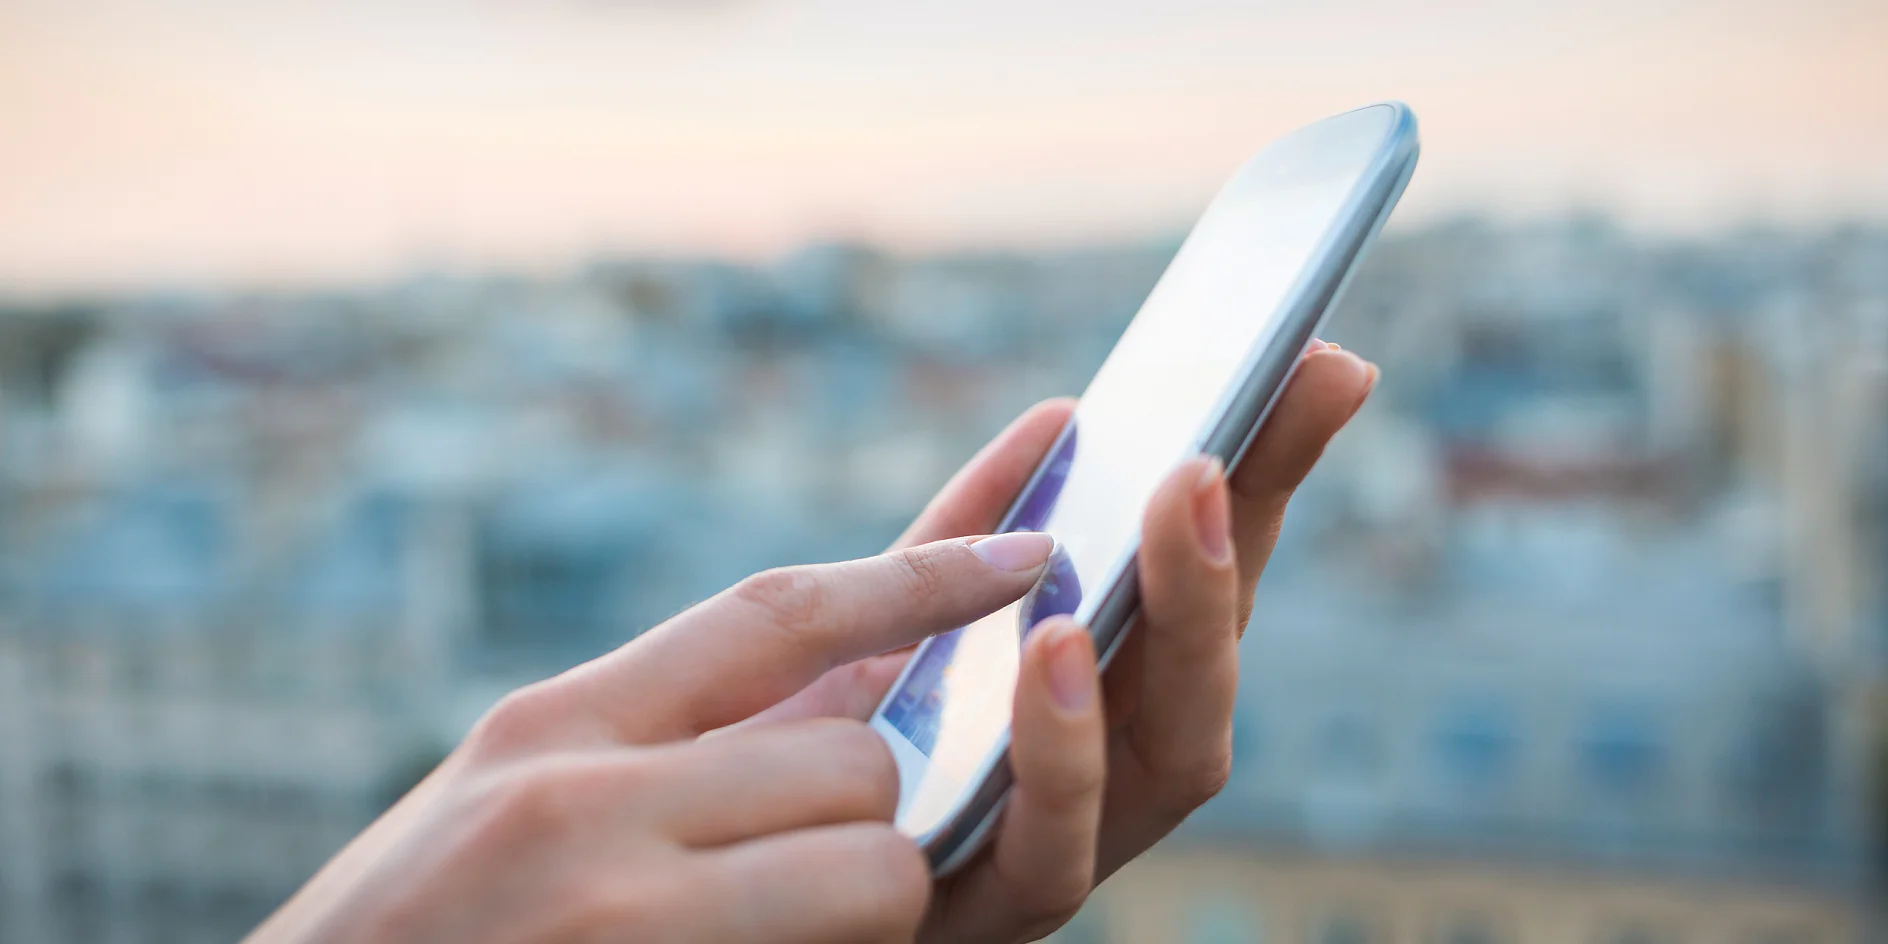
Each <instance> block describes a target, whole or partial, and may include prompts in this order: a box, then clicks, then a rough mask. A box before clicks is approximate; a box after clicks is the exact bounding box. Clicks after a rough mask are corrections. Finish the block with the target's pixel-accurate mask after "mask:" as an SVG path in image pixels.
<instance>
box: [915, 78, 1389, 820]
mask: <svg viewBox="0 0 1888 944" xmlns="http://www.w3.org/2000/svg"><path fill="white" fill-rule="evenodd" d="M1394 121H1395V114H1394V112H1393V111H1392V110H1391V109H1389V108H1387V107H1384V108H1368V109H1362V110H1360V111H1357V112H1351V113H1349V114H1348V115H1345V116H1342V117H1341V118H1339V119H1333V120H1331V121H1326V122H1321V123H1319V124H1318V125H1314V126H1312V127H1311V128H1309V129H1306V131H1304V132H1300V133H1298V134H1295V135H1292V136H1291V137H1288V138H1286V139H1284V140H1282V141H1280V142H1278V143H1277V144H1275V145H1273V146H1272V147H1270V148H1267V149H1266V150H1265V151H1263V152H1261V153H1260V154H1259V155H1258V156H1256V157H1254V158H1253V159H1252V161H1251V162H1249V163H1248V164H1247V165H1246V166H1245V167H1244V168H1242V169H1241V171H1240V172H1239V174H1238V175H1237V176H1235V177H1234V179H1233V181H1232V183H1230V184H1228V185H1227V187H1226V189H1225V190H1224V191H1222V192H1221V194H1220V196H1219V198H1218V199H1216V200H1215V201H1214V202H1213V204H1212V206H1211V207H1210V208H1209V209H1208V211H1207V213H1206V215H1205V216H1203V217H1202V218H1201V220H1200V222H1199V223H1198V224H1197V225H1196V226H1195V227H1194V230H1193V233H1192V234H1191V235H1190V236H1189V237H1188V239H1187V241H1186V243H1185V245H1183V246H1182V247H1181V249H1180V252H1179V254H1178V255H1176V256H1175V258H1174V261H1173V262H1172V264H1170V265H1169V267H1168V269H1167V271H1166V273H1165V274H1164V275H1163V276H1162V277H1161V280H1160V282H1159V284H1158V285H1156V286H1155V288H1154V291H1153V293H1152V294H1151V295H1149V296H1148V299H1147V301H1146V303H1145V304H1144V305H1143V306H1142V307H1141V310H1140V312H1139V313H1138V314H1137V315H1136V316H1135V318H1134V320H1133V321H1132V322H1131V323H1130V324H1129V326H1128V328H1127V330H1126V332H1125V333H1123V335H1122V336H1121V340H1120V341H1119V342H1118V343H1117V344H1116V346H1115V348H1114V351H1113V352H1112V353H1110V354H1109V356H1108V358H1107V360H1106V361H1105V362H1104V363H1103V364H1102V367H1101V369H1100V370H1099V371H1098V372H1097V373H1096V375H1095V378H1094V380H1093V381H1091V382H1090V384H1089V387H1088V389H1087V391H1085V392H1084V393H1083V394H1082V398H1081V402H1080V404H1079V406H1077V408H1076V410H1075V414H1074V417H1073V419H1072V420H1071V421H1070V423H1069V425H1068V426H1067V427H1066V428H1065V429H1064V430H1063V432H1062V435H1061V438H1060V439H1059V440H1058V441H1057V443H1056V445H1055V446H1054V447H1053V449H1052V451H1051V453H1050V456H1049V458H1048V459H1047V460H1046V461H1045V462H1044V463H1043V466H1042V467H1041V468H1040V469H1039V470H1038V472H1037V474H1036V475H1035V477H1034V478H1033V479H1032V481H1031V483H1030V484H1029V486H1028V487H1027V488H1026V489H1025V492H1024V494H1023V495H1022V496H1020V497H1019V499H1018V500H1017V502H1016V504H1015V506H1014V507H1013V509H1012V511H1011V512H1010V515H1009V517H1008V518H1007V520H1006V521H1005V522H1004V523H1003V525H1002V530H1006V531H1015V530H1036V531H1046V532H1048V533H1049V534H1051V535H1053V536H1054V537H1055V539H1056V542H1057V550H1056V553H1055V555H1054V556H1053V558H1052V559H1051V562H1050V565H1049V567H1048V569H1047V570H1046V572H1045V574H1044V576H1043V578H1042V580H1041V582H1040V583H1039V584H1038V585H1037V586H1036V587H1035V588H1034V589H1033V590H1032V591H1031V592H1030V593H1029V594H1028V595H1026V596H1025V597H1023V599H1021V600H1019V601H1017V602H1016V603H1013V604H1011V605H1010V606H1008V607H1005V608H1004V609H1002V610H1000V611H998V612H996V613H993V614H991V615H989V616H987V617H984V618H983V619H981V620H978V621H977V622H975V623H973V624H971V625H969V626H965V627H963V628H961V629H957V630H954V631H952V632H950V633H947V634H944V635H942V636H939V637H937V638H935V639H932V640H930V641H929V642H927V643H926V644H925V645H924V646H923V647H922V648H921V649H920V650H919V651H918V653H917V654H916V655H915V656H914V657H913V662H912V665H911V666H909V667H908V669H907V671H906V674H905V676H904V677H903V679H902V680H901V681H900V683H899V684H898V686H897V688H896V690H895V691H894V692H893V693H892V694H891V695H890V696H889V697H888V698H887V700H886V702H885V703H884V705H883V707H882V709H881V715H882V719H883V721H884V722H885V723H886V724H888V725H889V726H890V727H891V728H893V729H895V730H896V731H897V732H898V733H899V734H901V735H903V737H904V738H905V739H906V740H908V741H909V742H910V745H911V747H913V748H915V749H916V750H917V751H918V752H919V753H921V754H923V755H924V756H925V757H926V758H927V759H928V763H927V764H925V765H924V769H923V771H922V773H921V774H920V775H919V779H918V780H917V782H915V783H910V782H908V783H906V784H905V788H904V790H903V795H902V796H901V801H900V807H901V809H900V812H899V825H900V827H901V828H902V829H903V830H904V831H906V832H907V833H910V834H913V835H920V834H924V833H926V832H928V831H930V830H931V829H932V828H934V827H935V826H936V825H938V824H939V823H940V822H941V821H942V820H943V819H944V818H946V817H948V816H949V815H950V814H951V811H952V809H953V808H954V806H955V804H956V801H957V800H958V798H959V794H960V793H961V791H962V789H963V787H964V785H965V784H967V783H970V782H973V781H974V780H976V779H977V778H978V777H979V776H980V775H981V774H982V772H983V771H984V770H985V768H986V766H987V763H988V762H989V760H990V758H991V755H992V752H993V751H994V750H995V749H996V747H998V746H999V745H1000V744H1002V743H1005V742H1004V740H1003V738H1004V735H1005V732H1007V730H1008V727H1009V722H1010V705H1011V699H1012V695H1013V693H1014V689H1015V685H1016V677H1017V670H1018V666H1019V664H1020V657H1021V654H1022V644H1023V640H1024V639H1025V638H1026V637H1027V636H1028V634H1029V631H1030V629H1031V628H1033V627H1034V626H1035V625H1036V624H1037V623H1038V622H1040V621H1042V620H1043V619H1046V618H1048V617H1050V616H1053V615H1056V614H1061V613H1073V614H1075V615H1076V618H1077V619H1081V620H1083V621H1087V619H1088V618H1089V615H1090V613H1089V611H1088V610H1085V609H1084V606H1083V604H1084V601H1085V600H1086V601H1087V602H1088V603H1089V604H1090V605H1091V606H1092V605H1093V603H1094V602H1095V598H1096V596H1097V595H1098V594H1099V593H1100V592H1101V591H1103V590H1105V589H1106V585H1107V582H1108V581H1110V580H1113V579H1116V577H1117V575H1118V574H1119V573H1120V572H1121V568H1122V566H1123V564H1124V562H1125V559H1126V557H1127V555H1128V554H1129V553H1131V552H1132V551H1133V549H1134V548H1135V547H1137V546H1138V544H1139V536H1140V520H1141V513H1142V509H1143V508H1144V507H1145V505H1146V503H1147V500H1148V498H1149V497H1150V496H1151V495H1152V494H1153V491H1154V489H1155V488H1156V487H1158V485H1159V484H1160V482H1161V481H1162V480H1163V479H1164V478H1165V477H1166V475H1167V473H1168V472H1169V471H1170V470H1171V469H1172V468H1173V467H1174V466H1175V465H1176V464H1178V463H1179V462H1181V461H1182V460H1184V459H1185V458H1187V457H1188V456H1190V455H1192V454H1194V453H1196V452H1198V451H1199V449H1200V448H1201V444H1202V443H1203V442H1204V441H1205V440H1204V437H1205V436H1206V435H1207V434H1208V433H1209V432H1210V431H1211V428H1212V426H1213V423H1214V421H1215V420H1216V419H1217V417H1218V416H1219V415H1220V414H1221V413H1222V412H1223V411H1224V409H1225V401H1226V400H1227V398H1228V397H1229V396H1230V395H1231V394H1232V392H1233V390H1234V389H1235V388H1236V384H1237V382H1238V381H1239V380H1240V378H1241V373H1242V370H1243V369H1244V368H1245V366H1246V364H1247V362H1248V360H1249V357H1250V355H1251V353H1252V352H1253V351H1254V350H1255V349H1257V348H1260V347H1261V346H1264V345H1267V344H1269V343H1271V342H1272V341H1273V339H1274V336H1275V335H1277V333H1278V331H1279V329H1280V327H1281V324H1280V319H1281V317H1282V313H1283V310H1284V308H1285V306H1284V302H1285V300H1286V298H1287V296H1288V293H1290V291H1291V290H1292V288H1293V286H1294V284H1295V283H1296V282H1297V281H1298V280H1299V278H1300V277H1301V273H1302V272H1303V271H1304V270H1305V268H1306V267H1307V264H1308V263H1310V262H1311V261H1312V258H1313V256H1314V254H1315V253H1316V252H1317V251H1318V250H1319V248H1320V246H1321V245H1322V244H1323V243H1324V242H1325V240H1326V237H1327V234H1329V233H1330V232H1331V231H1332V230H1333V229H1334V228H1335V227H1336V226H1337V225H1338V223H1339V221H1340V216H1341V214H1342V213H1343V211H1344V208H1345V205H1346V203H1347V201H1348V200H1349V198H1350V196H1351V194H1352V191H1353V190H1354V189H1355V188H1356V187H1358V186H1359V184H1360V181H1361V180H1362V179H1363V178H1364V176H1365V175H1366V172H1367V171H1368V170H1369V168H1370V166H1371V164H1372V162H1373V161H1374V160H1375V159H1376V158H1377V156H1378V155H1379V153H1380V151H1381V149H1382V146H1383V142H1384V140H1385V139H1386V137H1387V136H1388V135H1389V134H1390V132H1391V130H1392V125H1393V123H1394Z"/></svg>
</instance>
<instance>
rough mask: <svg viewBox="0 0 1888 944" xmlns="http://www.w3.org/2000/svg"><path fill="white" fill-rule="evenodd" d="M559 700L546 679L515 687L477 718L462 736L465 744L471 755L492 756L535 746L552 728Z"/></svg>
mask: <svg viewBox="0 0 1888 944" xmlns="http://www.w3.org/2000/svg"><path fill="white" fill-rule="evenodd" d="M561 701H562V699H561V698H560V697H559V696H558V694H557V692H556V689H555V688H554V687H553V686H552V684H551V683H550V682H538V683H535V684H532V685H526V686H525V687H523V688H520V689H516V690H514V691H512V692H510V693H509V694H507V695H505V697H503V698H501V699H499V701H498V704H496V705H494V706H492V708H491V710H490V711H487V712H486V713H485V715H484V716H483V717H481V718H480V719H479V720H478V723H477V724H476V725H474V726H473V728H472V733H471V734H470V735H468V736H467V737H466V747H467V749H468V750H469V751H470V752H471V753H473V754H474V755H494V754H510V753H514V752H517V751H520V750H523V749H527V748H530V747H532V746H536V745H538V744H539V743H540V742H541V741H542V740H543V739H544V737H545V735H546V734H548V733H549V732H551V731H553V730H555V728H554V727H553V725H554V724H555V719H556V717H557V715H558V713H559V707H558V703H559V702H561Z"/></svg>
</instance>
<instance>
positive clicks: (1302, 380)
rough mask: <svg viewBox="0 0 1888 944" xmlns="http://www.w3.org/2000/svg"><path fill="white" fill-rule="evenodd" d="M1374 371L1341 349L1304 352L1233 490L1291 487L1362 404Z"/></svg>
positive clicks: (1258, 492) (1271, 490) (1372, 383)
mask: <svg viewBox="0 0 1888 944" xmlns="http://www.w3.org/2000/svg"><path fill="white" fill-rule="evenodd" d="M1378 373H1379V372H1378V369H1377V367H1376V365H1374V364H1371V363H1370V362H1368V361H1366V360H1364V359H1363V358H1361V357H1358V356H1357V355H1356V354H1354V353H1352V352H1350V351H1347V350H1343V349H1341V348H1337V347H1329V348H1326V349H1324V350H1319V351H1314V352H1312V353H1310V354H1308V355H1306V356H1305V359H1304V362H1303V363H1302V364H1300V365H1299V368H1298V372H1297V373H1296V374H1295V375H1294V376H1293V377H1292V380H1291V385H1290V386H1289V387H1287V388H1286V390H1285V393H1284V395H1283V396H1282V397H1281V398H1280V400H1279V403H1278V408H1277V409H1275V410H1273V411H1272V415H1271V418H1270V419H1268V420H1267V421H1266V424H1265V428H1264V429H1263V430H1261V431H1260V433H1259V437H1258V439H1257V441H1255V442H1254V443H1253V446H1252V449H1251V450H1250V452H1249V453H1248V455H1247V457H1246V459H1245V461H1244V462H1243V463H1242V464H1241V466H1240V469H1239V473H1238V475H1236V476H1235V477H1234V481H1233V483H1232V484H1233V487H1234V491H1236V492H1239V493H1240V494H1244V495H1266V494H1270V493H1274V492H1289V491H1290V490H1291V489H1293V488H1295V487H1296V486H1297V484H1298V482H1299V481H1300V480H1302V479H1303V478H1304V477H1305V475H1306V474H1307V473H1309V472H1310V471H1311V466H1312V464H1313V463H1314V462H1316V460H1317V458H1318V456H1319V455H1321V454H1322V453H1323V452H1324V447H1325V444H1326V443H1328V442H1330V440H1331V437H1333V436H1336V435H1337V433H1338V431H1339V430H1341V429H1343V428H1344V424H1345V423H1347V422H1349V421H1350V418H1351V417H1352V416H1353V415H1355V414H1356V413H1357V411H1358V409H1360V408H1361V407H1362V406H1363V404H1364V400H1365V399H1367V398H1368V397H1369V396H1370V392H1371V390H1372V388H1374V387H1375V385H1376V381H1377V376H1378Z"/></svg>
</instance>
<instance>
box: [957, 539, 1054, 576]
mask: <svg viewBox="0 0 1888 944" xmlns="http://www.w3.org/2000/svg"><path fill="white" fill-rule="evenodd" d="M970 550H971V553H973V554H976V555H977V556H978V557H981V558H983V562H984V563H986V564H989V565H990V566H992V567H995V568H996V569H998V570H1007V571H1010V572H1012V573H1015V572H1020V571H1025V570H1036V569H1038V568H1040V567H1041V566H1042V565H1043V564H1044V563H1046V562H1047V561H1048V560H1049V553H1050V552H1051V551H1053V550H1055V538H1052V537H1050V536H1049V535H1047V534H1044V533H1043V532H1041V531H1011V532H1008V533H1007V534H993V535H991V536H989V537H987V538H979V539H978V540H975V541H972V542H970Z"/></svg>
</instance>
